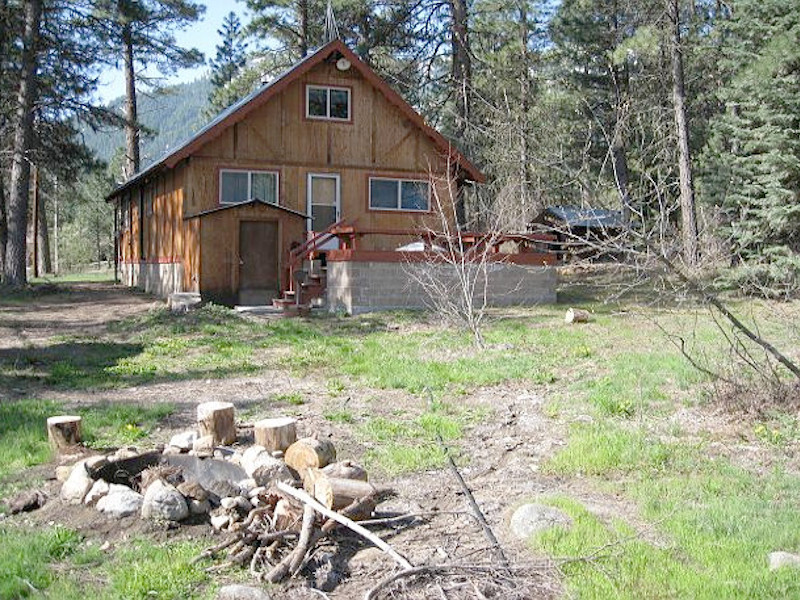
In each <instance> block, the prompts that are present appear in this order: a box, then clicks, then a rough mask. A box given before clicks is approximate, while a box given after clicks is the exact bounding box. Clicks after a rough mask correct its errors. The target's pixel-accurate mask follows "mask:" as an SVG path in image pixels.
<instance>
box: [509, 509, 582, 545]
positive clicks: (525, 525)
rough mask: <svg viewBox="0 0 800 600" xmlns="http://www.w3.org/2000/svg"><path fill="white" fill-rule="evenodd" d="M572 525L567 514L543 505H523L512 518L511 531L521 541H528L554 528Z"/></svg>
mask: <svg viewBox="0 0 800 600" xmlns="http://www.w3.org/2000/svg"><path fill="white" fill-rule="evenodd" d="M571 525H572V519H570V518H569V516H568V515H567V514H566V513H564V512H562V511H560V510H558V509H557V508H553V507H552V506H545V505H543V504H533V503H531V504H523V505H522V506H520V507H519V508H518V509H517V510H515V511H514V514H513V515H512V516H511V531H512V532H513V533H514V535H515V536H516V537H517V538H519V539H520V540H527V539H529V538H530V537H531V536H532V535H534V534H536V533H541V532H542V531H547V530H548V529H551V528H553V527H570V526H571Z"/></svg>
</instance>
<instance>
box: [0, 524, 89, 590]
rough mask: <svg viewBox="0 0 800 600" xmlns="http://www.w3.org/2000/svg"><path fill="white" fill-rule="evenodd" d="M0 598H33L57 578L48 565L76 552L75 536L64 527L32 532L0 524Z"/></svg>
mask: <svg viewBox="0 0 800 600" xmlns="http://www.w3.org/2000/svg"><path fill="white" fill-rule="evenodd" d="M0 538H2V540H3V542H2V544H0V598H8V599H9V600H10V599H12V598H28V597H36V596H38V594H36V590H42V589H45V588H47V587H49V586H50V585H51V584H52V583H53V582H54V581H55V580H56V575H55V573H54V572H53V571H52V569H50V564H51V563H54V562H57V561H62V560H64V559H67V558H69V557H71V556H73V555H75V554H76V553H78V552H79V550H80V546H81V539H80V536H78V534H76V533H75V532H73V531H70V530H68V529H64V528H63V527H51V528H47V529H44V530H38V531H31V530H27V529H21V528H16V527H9V526H4V525H0Z"/></svg>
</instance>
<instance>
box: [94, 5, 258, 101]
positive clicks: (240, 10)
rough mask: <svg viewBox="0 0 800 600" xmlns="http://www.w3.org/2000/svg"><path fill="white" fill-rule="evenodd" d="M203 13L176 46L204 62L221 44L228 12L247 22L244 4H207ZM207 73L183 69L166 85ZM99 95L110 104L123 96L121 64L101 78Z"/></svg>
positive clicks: (203, 68) (179, 34) (180, 34)
mask: <svg viewBox="0 0 800 600" xmlns="http://www.w3.org/2000/svg"><path fill="white" fill-rule="evenodd" d="M204 4H205V5H206V12H205V14H204V15H203V18H202V21H200V22H198V23H195V24H194V25H192V26H191V27H189V28H188V29H186V30H185V31H179V32H177V33H176V36H175V37H176V38H177V40H178V43H179V44H181V45H182V46H184V47H187V48H197V49H198V50H200V52H202V53H203V54H205V56H206V61H208V60H209V59H210V58H213V57H214V54H215V52H216V50H215V48H216V45H217V44H218V43H219V41H220V36H219V34H218V33H217V30H218V29H219V28H220V27H221V26H222V20H223V19H224V18H225V15H227V14H228V13H229V12H230V11H233V12H235V13H236V14H238V15H239V18H240V19H241V21H242V24H245V23H247V22H248V20H249V18H248V17H247V10H246V9H245V7H244V4H243V3H240V2H234V1H233V0H206V2H205V3H204ZM207 71H208V66H207V65H203V66H200V67H197V68H195V69H182V70H181V71H180V72H179V73H178V74H177V75H176V76H175V77H172V78H170V79H168V80H167V83H168V84H174V83H182V82H184V81H192V80H194V79H197V78H198V77H200V76H201V75H202V74H203V73H205V72H207ZM100 82H101V84H100V86H99V87H98V90H97V92H98V95H99V96H100V97H101V98H102V99H103V100H104V101H108V100H112V99H114V98H117V97H119V96H123V95H124V94H125V78H124V76H123V74H122V64H121V61H120V68H119V69H107V70H106V71H105V72H103V73H102V74H101V77H100Z"/></svg>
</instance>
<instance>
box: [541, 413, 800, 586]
mask: <svg viewBox="0 0 800 600" xmlns="http://www.w3.org/2000/svg"><path fill="white" fill-rule="evenodd" d="M547 469H548V470H550V471H551V472H554V473H558V474H560V475H576V474H581V475H589V476H593V477H595V478H596V480H597V484H598V485H600V486H601V487H602V488H603V489H606V490H608V491H609V493H615V494H623V495H626V496H628V497H630V498H632V499H633V500H634V501H635V502H636V503H638V505H639V506H640V509H641V511H642V516H643V517H644V518H646V519H647V520H648V521H649V522H651V523H656V524H657V526H656V527H655V528H654V529H655V531H656V535H659V536H662V537H663V538H664V540H665V542H664V544H665V545H664V547H660V546H653V545H651V544H649V543H647V542H645V541H644V540H642V539H639V538H637V537H636V536H634V537H631V536H632V533H633V531H632V530H631V529H630V527H628V526H626V525H624V523H623V522H622V521H619V522H615V523H612V524H610V525H608V524H603V523H601V522H600V521H599V520H598V518H597V517H596V516H594V515H592V514H590V513H589V512H588V511H587V510H585V509H584V508H583V507H580V506H579V505H578V504H577V503H575V502H573V501H569V500H563V499H562V500H560V501H558V502H554V503H555V504H556V505H558V506H560V507H561V508H562V509H565V510H567V512H568V513H569V514H570V515H571V516H572V518H573V520H574V521H575V527H574V528H573V529H572V530H570V531H569V532H565V531H552V532H549V533H547V534H546V535H544V536H542V537H540V538H538V539H537V540H536V545H537V547H539V549H541V550H544V551H546V552H547V553H548V554H551V555H553V556H559V557H566V558H571V559H580V558H581V557H586V556H590V555H594V554H595V551H596V550H597V549H598V548H601V547H607V549H606V550H604V551H601V553H600V554H601V557H600V558H599V559H597V561H596V562H591V561H590V562H586V561H581V560H578V561H577V562H569V563H567V565H566V566H565V568H564V572H565V574H566V575H567V581H568V583H569V586H570V588H571V589H572V591H573V592H574V593H575V595H576V596H577V597H579V598H582V599H583V598H597V599H600V598H631V599H633V598H662V597H663V598H708V599H709V600H712V599H717V598H742V599H745V598H775V599H780V598H789V597H798V595H800V577H797V574H796V573H794V574H790V573H770V572H768V570H767V568H766V557H767V554H768V553H769V552H771V551H773V550H777V549H789V550H796V549H797V548H798V547H800V514H798V513H797V510H796V507H797V505H798V503H800V479H798V478H797V477H796V476H793V475H787V474H786V473H784V472H782V471H781V470H775V471H773V472H771V473H768V474H766V475H757V474H753V473H749V472H747V471H745V470H743V469H741V468H737V467H734V466H732V465H731V464H730V463H728V462H727V461H725V460H722V459H710V458H707V457H706V456H705V455H704V453H703V452H702V450H701V449H697V448H692V447H687V446H685V445H681V446H675V445H673V446H669V445H666V444H664V443H662V442H659V441H658V440H657V439H653V438H652V437H650V436H648V435H647V434H646V433H645V432H644V431H642V430H639V429H635V430H626V429H623V428H621V427H620V426H615V425H610V424H607V423H606V424H596V425H591V426H584V425H581V426H576V427H573V428H572V430H571V434H570V440H569V444H568V445H567V447H566V448H565V449H564V450H563V451H561V452H560V453H559V454H557V455H556V456H555V458H554V459H553V460H551V461H550V463H549V464H548V465H547ZM619 540H624V543H618V542H619Z"/></svg>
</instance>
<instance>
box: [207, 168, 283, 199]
mask: <svg viewBox="0 0 800 600" xmlns="http://www.w3.org/2000/svg"><path fill="white" fill-rule="evenodd" d="M253 199H258V200H263V201H264V202H269V203H270V204H277V203H278V173H277V172H275V171H246V170H240V169H221V170H220V172H219V203H220V204H239V203H241V202H247V201H249V200H253Z"/></svg>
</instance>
